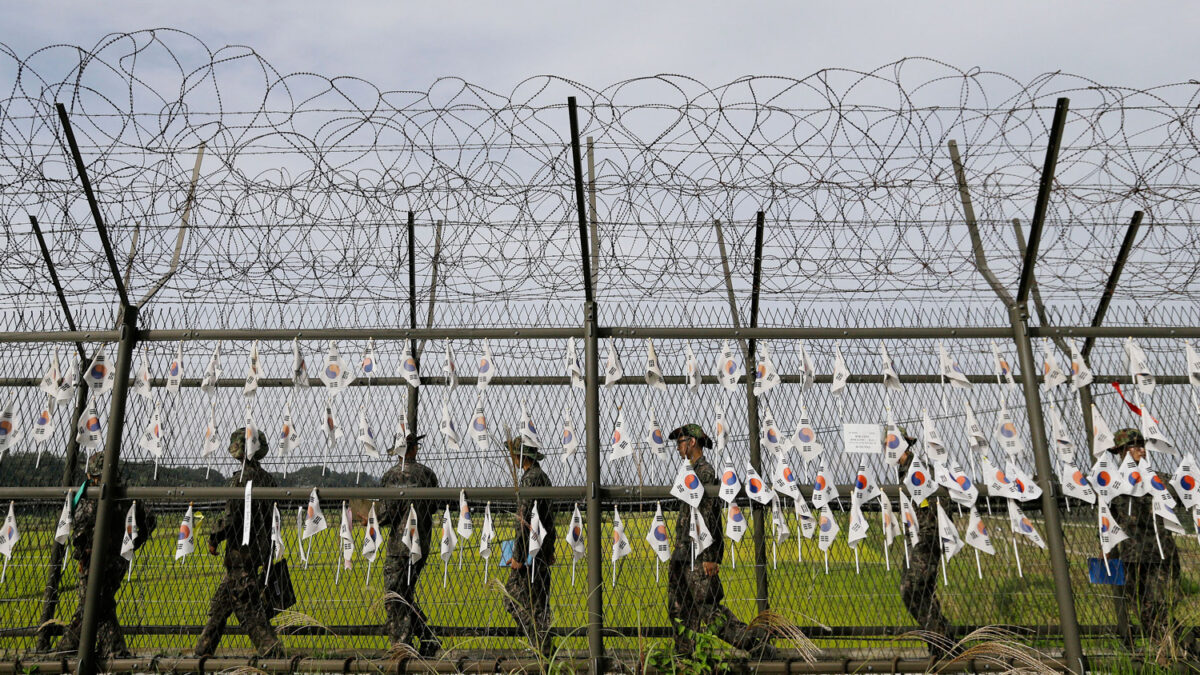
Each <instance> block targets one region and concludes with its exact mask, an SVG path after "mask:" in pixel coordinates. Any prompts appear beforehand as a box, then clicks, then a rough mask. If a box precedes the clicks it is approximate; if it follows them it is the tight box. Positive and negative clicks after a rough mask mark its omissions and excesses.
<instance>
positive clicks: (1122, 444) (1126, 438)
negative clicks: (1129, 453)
mask: <svg viewBox="0 0 1200 675" xmlns="http://www.w3.org/2000/svg"><path fill="white" fill-rule="evenodd" d="M1135 445H1140V446H1142V447H1143V448H1144V447H1146V439H1145V438H1144V437H1143V436H1142V432H1141V431H1139V430H1137V429H1134V428H1133V427H1126V428H1124V429H1118V430H1117V433H1115V434H1113V447H1112V449H1111V452H1121V451H1122V450H1125V449H1126V448H1130V447H1132V446H1135Z"/></svg>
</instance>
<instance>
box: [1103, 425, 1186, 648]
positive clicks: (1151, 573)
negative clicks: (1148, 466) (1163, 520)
mask: <svg viewBox="0 0 1200 675" xmlns="http://www.w3.org/2000/svg"><path fill="white" fill-rule="evenodd" d="M1110 452H1112V453H1113V454H1114V455H1117V457H1118V459H1117V462H1118V463H1120V462H1123V461H1125V456H1126V454H1127V453H1128V455H1129V456H1130V457H1132V458H1133V461H1135V462H1140V461H1142V458H1143V457H1145V456H1146V441H1145V439H1144V438H1143V437H1142V433H1141V432H1140V431H1138V430H1137V429H1132V428H1129V429H1121V430H1119V431H1117V433H1115V434H1113V447H1112V448H1111V449H1110ZM1109 510H1110V511H1111V512H1112V515H1113V517H1114V518H1116V520H1117V524H1118V525H1120V526H1121V528H1122V529H1124V530H1125V534H1126V535H1128V537H1129V538H1128V539H1126V540H1125V541H1122V542H1121V543H1119V544H1117V550H1116V554H1117V555H1116V557H1117V558H1119V559H1120V560H1121V562H1122V563H1124V565H1125V585H1124V586H1123V587H1122V593H1123V594H1124V596H1125V600H1126V601H1127V602H1128V603H1129V604H1131V605H1132V606H1133V608H1134V611H1135V612H1136V613H1137V616H1138V620H1139V621H1140V623H1141V626H1142V634H1143V636H1144V637H1146V639H1147V640H1148V641H1149V644H1150V645H1151V646H1152V647H1153V648H1155V649H1158V648H1160V647H1163V646H1167V647H1168V648H1169V647H1170V646H1172V643H1171V642H1170V641H1173V640H1177V639H1178V638H1177V636H1176V635H1175V634H1174V633H1175V631H1174V630H1173V628H1172V625H1171V623H1172V621H1171V615H1172V612H1173V610H1174V608H1175V604H1176V603H1177V602H1178V601H1179V599H1180V597H1181V596H1182V594H1183V590H1182V587H1181V586H1180V570H1179V549H1178V548H1177V547H1176V545H1175V538H1174V536H1172V534H1171V532H1170V530H1168V529H1167V528H1165V527H1160V528H1158V538H1157V541H1156V539H1155V536H1154V518H1155V516H1154V497H1153V496H1152V495H1149V494H1147V495H1143V496H1141V497H1131V496H1129V495H1118V496H1116V497H1113V499H1112V501H1110V502H1109ZM1160 544H1161V545H1162V553H1161V554H1159V545H1160ZM1174 646H1177V647H1180V648H1182V649H1183V650H1184V651H1187V652H1191V653H1192V654H1195V653H1196V650H1195V644H1194V640H1193V639H1192V637H1191V636H1190V635H1188V636H1186V637H1185V638H1183V639H1182V640H1180V641H1179V642H1177V643H1175V645H1174Z"/></svg>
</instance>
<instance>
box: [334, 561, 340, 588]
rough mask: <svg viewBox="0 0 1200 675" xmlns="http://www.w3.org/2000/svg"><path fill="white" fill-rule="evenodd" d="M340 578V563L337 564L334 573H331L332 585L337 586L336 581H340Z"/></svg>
mask: <svg viewBox="0 0 1200 675" xmlns="http://www.w3.org/2000/svg"><path fill="white" fill-rule="evenodd" d="M341 578H342V566H341V565H337V572H335V573H334V575H333V585H334V586H337V585H338V581H340V580H341Z"/></svg>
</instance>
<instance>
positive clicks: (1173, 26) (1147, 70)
mask: <svg viewBox="0 0 1200 675" xmlns="http://www.w3.org/2000/svg"><path fill="white" fill-rule="evenodd" d="M3 13H4V21H3V23H4V25H5V30H3V31H0V42H5V43H7V44H9V45H10V46H11V47H13V48H14V49H16V50H17V51H19V52H25V53H27V52H28V51H29V50H31V49H34V48H37V47H40V46H43V45H47V44H52V43H63V42H66V43H73V44H80V45H92V44H94V43H95V42H96V41H97V40H98V39H99V38H101V37H102V36H103V35H104V34H106V33H109V32H124V31H132V30H137V29H141V28H152V27H160V26H161V27H172V28H179V29H183V30H187V31H189V32H192V33H194V34H196V35H197V36H198V37H200V38H201V39H202V40H204V41H205V42H206V43H208V45H209V46H210V47H216V46H220V45H224V44H245V45H248V46H251V47H253V48H254V49H256V50H257V51H258V52H260V53H261V54H262V55H263V56H265V57H266V58H267V59H268V60H269V61H271V62H272V63H273V64H275V65H276V66H277V67H278V68H279V69H280V70H282V71H285V72H286V71H314V72H318V73H321V74H325V75H339V74H346V75H357V76H360V77H365V78H367V79H369V80H371V81H373V82H375V83H376V84H377V85H378V86H380V87H381V88H383V89H406V88H416V89H423V88H424V85H426V84H427V83H428V82H430V81H431V80H433V79H435V78H437V77H440V76H447V75H450V76H460V77H463V78H466V79H467V80H469V81H472V82H474V83H477V84H480V85H484V86H487V87H489V88H495V89H497V90H499V91H504V90H505V89H506V88H508V87H510V86H511V85H512V84H514V83H516V82H518V81H520V80H521V79H524V78H525V77H528V76H531V75H541V74H556V75H562V76H565V77H569V78H575V79H578V80H580V81H582V82H586V83H588V84H591V85H594V86H603V85H605V84H609V83H612V82H614V81H617V80H620V79H625V78H629V77H634V76H639V75H649V74H657V73H679V74H684V75H690V76H693V77H696V78H698V79H701V80H703V81H705V82H706V83H717V82H720V81H725V80H728V79H731V78H734V77H737V76H739V75H744V74H779V75H788V76H793V77H803V76H805V75H808V74H810V73H811V72H813V71H815V70H818V69H820V68H824V67H837V66H840V67H848V68H858V69H869V68H873V67H875V66H878V65H881V64H884V63H887V62H890V61H893V60H895V59H898V58H901V57H904V56H928V57H932V58H936V59H940V60H944V61H946V62H948V63H950V64H952V65H955V66H959V67H962V68H970V67H974V66H979V67H982V68H984V69H991V70H999V71H1002V72H1006V73H1008V74H1010V75H1013V76H1015V77H1016V78H1018V79H1020V80H1027V79H1028V78H1030V77H1031V76H1033V75H1036V74H1039V73H1042V72H1046V71H1053V70H1060V69H1061V70H1064V71H1067V72H1072V73H1075V74H1079V75H1084V76H1087V77H1091V78H1093V79H1096V80H1099V81H1101V82H1104V83H1105V84H1114V85H1129V86H1138V85H1147V84H1161V83H1165V82H1174V81H1178V80H1187V79H1191V78H1193V77H1196V76H1197V68H1196V64H1197V63H1200V41H1197V40H1196V39H1195V35H1194V32H1195V27H1196V26H1197V25H1198V23H1197V19H1198V18H1200V5H1197V4H1195V3H1187V2H1145V1H1143V2H1138V3H1128V2H1112V1H1095V0H1092V1H1088V2H1082V1H1075V2H1043V1H1038V2H1033V1H1024V2H955V3H951V2H925V1H917V0H907V1H905V2H707V1H702V2H697V1H695V0H693V1H690V2H639V3H632V2H623V3H622V2H610V3H582V2H555V3H551V2H523V1H515V0H505V1H503V2H407V3H396V2H348V3H338V2H327V1H326V2H307V1H305V2H287V3H283V2H269V3H246V2H237V3H234V2H220V1H214V2H194V3H171V2H159V1H154V2H146V1H138V2H120V3H97V2H54V3H33V2H27V3H15V2H11V3H6V5H5V8H4V11H3Z"/></svg>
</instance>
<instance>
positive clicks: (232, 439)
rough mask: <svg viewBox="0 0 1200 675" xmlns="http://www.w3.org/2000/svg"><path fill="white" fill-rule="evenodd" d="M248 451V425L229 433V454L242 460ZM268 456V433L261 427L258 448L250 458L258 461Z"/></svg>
mask: <svg viewBox="0 0 1200 675" xmlns="http://www.w3.org/2000/svg"><path fill="white" fill-rule="evenodd" d="M245 452H246V427H241V428H240V429H238V430H236V431H234V432H233V433H232V434H230V435H229V454H230V455H232V456H233V458H234V459H237V460H241V459H242V456H243V455H244V454H245ZM266 456H267V435H266V434H264V433H263V432H262V430H261V429H260V430H259V431H258V450H257V451H255V453H254V456H253V457H251V458H250V459H252V460H254V461H256V462H257V461H258V460H260V459H262V458H263V457H266Z"/></svg>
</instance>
